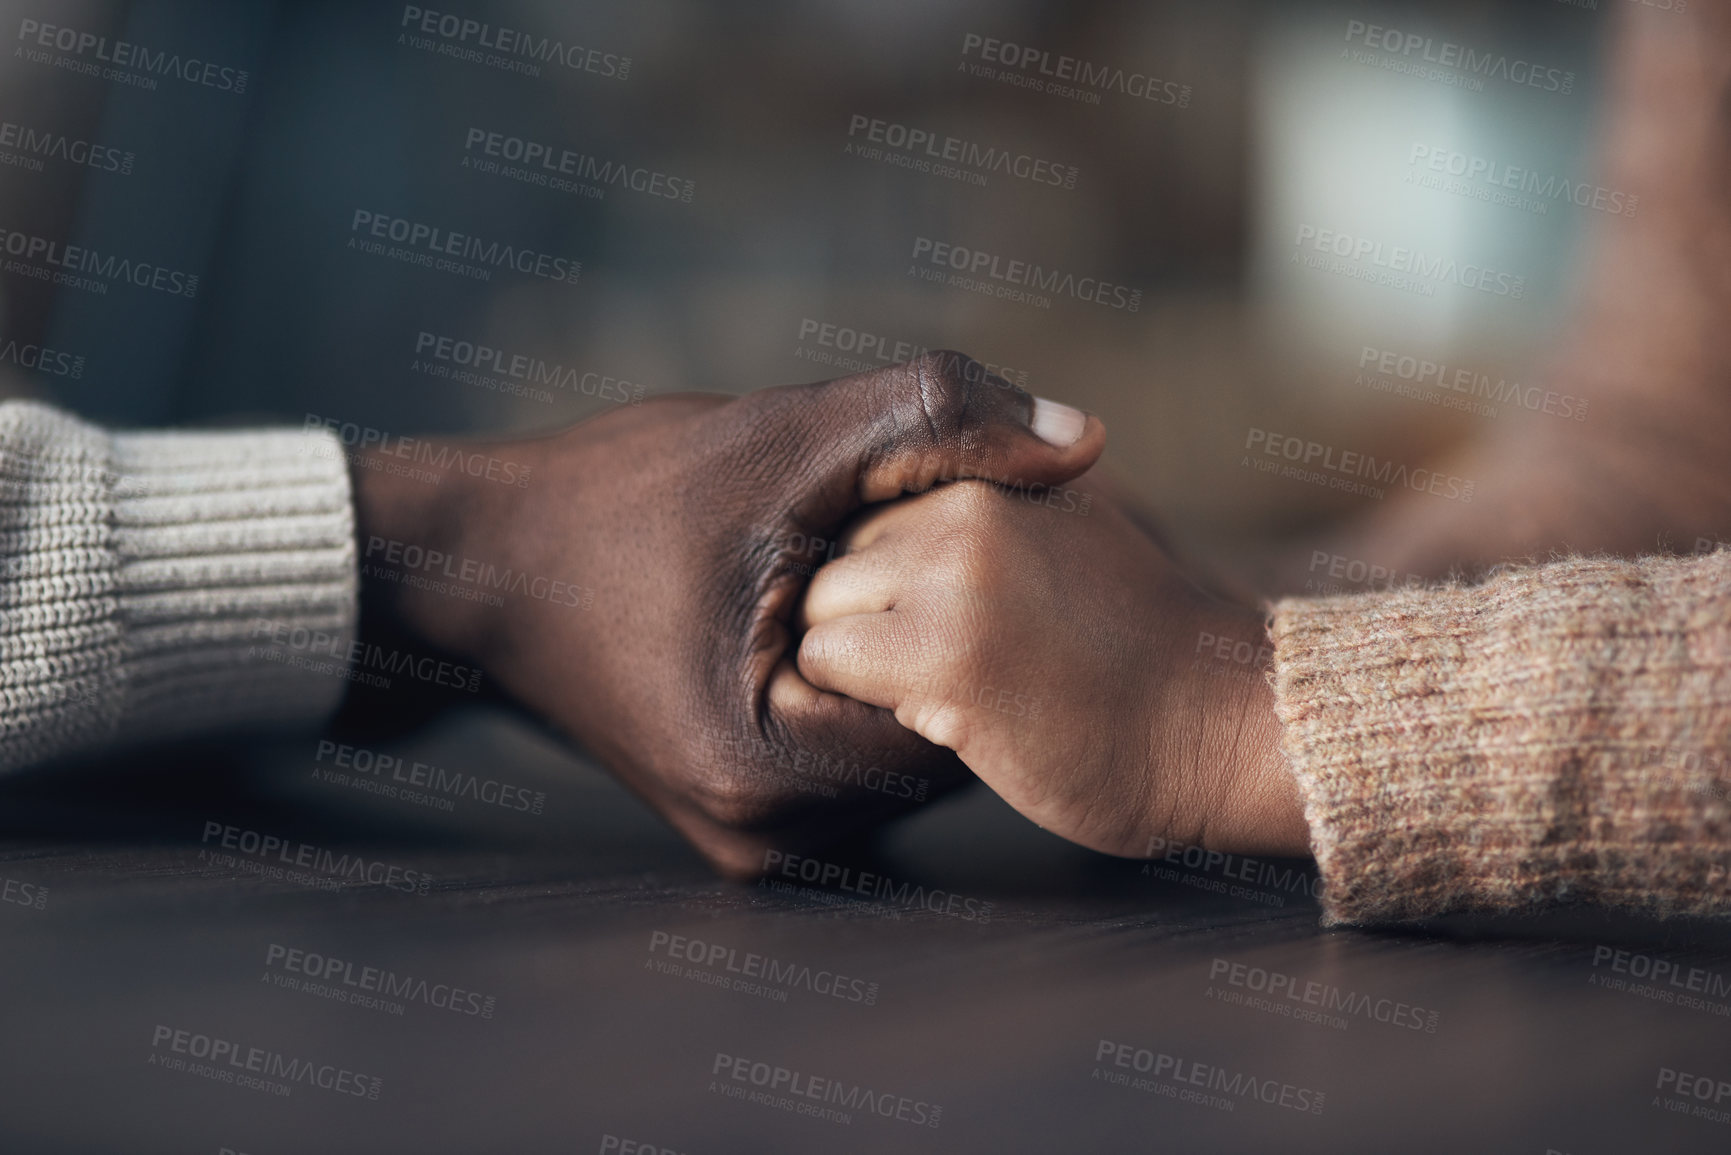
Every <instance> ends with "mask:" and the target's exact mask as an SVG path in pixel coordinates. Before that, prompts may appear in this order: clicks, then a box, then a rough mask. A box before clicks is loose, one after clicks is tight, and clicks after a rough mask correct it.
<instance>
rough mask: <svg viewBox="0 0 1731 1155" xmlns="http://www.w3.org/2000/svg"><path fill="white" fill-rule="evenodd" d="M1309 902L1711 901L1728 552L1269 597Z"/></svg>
mask: <svg viewBox="0 0 1731 1155" xmlns="http://www.w3.org/2000/svg"><path fill="white" fill-rule="evenodd" d="M1272 634H1273V638H1274V643H1275V644H1274V682H1275V693H1276V698H1277V710H1278V712H1279V714H1280V718H1281V721H1282V724H1283V742H1284V746H1285V750H1286V754H1287V757H1288V760H1289V762H1290V764H1291V767H1292V770H1293V772H1294V773H1295V774H1296V775H1297V777H1298V781H1299V786H1300V791H1301V793H1302V795H1303V798H1304V806H1305V815H1306V818H1307V819H1308V821H1309V824H1310V832H1311V845H1312V850H1313V851H1314V852H1315V854H1316V860H1317V863H1318V865H1319V867H1320V868H1321V873H1322V878H1323V885H1324V889H1325V893H1324V907H1325V917H1326V919H1327V920H1328V921H1331V922H1352V923H1367V922H1380V921H1389V920H1398V919H1411V918H1422V917H1425V916H1429V915H1434V914H1439V913H1442V912H1444V911H1450V910H1487V911H1510V910H1518V909H1521V908H1524V907H1528V906H1530V905H1532V904H1538V903H1547V902H1555V901H1560V900H1561V901H1570V900H1574V901H1582V902H1589V903H1596V904H1602V905H1607V906H1619V907H1632V908H1639V909H1644V910H1647V911H1650V912H1652V913H1657V914H1672V913H1687V914H1712V913H1719V914H1723V913H1731V551H1720V552H1718V553H1713V554H1709V555H1706V556H1703V557H1696V558H1649V559H1645V560H1642V561H1633V562H1631V561H1615V560H1581V559H1576V560H1570V561H1561V562H1556V563H1552V564H1549V565H1541V566H1532V567H1527V568H1521V569H1516V570H1512V571H1507V572H1504V573H1502V574H1500V575H1498V576H1495V577H1493V578H1491V579H1490V580H1489V581H1487V582H1486V583H1484V584H1483V585H1480V586H1476V587H1466V586H1448V587H1443V588H1438V589H1413V590H1397V591H1391V592H1384V593H1374V594H1363V595H1358V596H1350V597H1336V598H1325V599H1316V600H1306V599H1299V600H1289V601H1283V602H1281V603H1279V604H1278V605H1277V606H1276V607H1275V611H1274V615H1273V625H1272Z"/></svg>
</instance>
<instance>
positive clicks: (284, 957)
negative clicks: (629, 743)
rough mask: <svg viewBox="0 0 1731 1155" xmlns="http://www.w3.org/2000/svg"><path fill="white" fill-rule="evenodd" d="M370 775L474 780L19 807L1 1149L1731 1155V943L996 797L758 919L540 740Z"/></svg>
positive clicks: (264, 775)
mask: <svg viewBox="0 0 1731 1155" xmlns="http://www.w3.org/2000/svg"><path fill="white" fill-rule="evenodd" d="M373 748H374V749H376V750H379V751H382V752H386V753H390V754H396V755H402V756H405V758H406V759H407V760H408V762H410V763H412V762H413V761H414V760H415V759H420V760H423V761H425V762H428V763H431V764H435V765H438V766H440V767H442V768H447V769H449V768H459V769H460V770H461V771H462V772H464V773H471V774H474V775H476V787H475V788H474V789H473V790H469V789H467V788H465V787H463V786H461V785H458V786H452V785H451V782H450V781H449V780H447V782H446V783H445V784H444V785H445V789H443V790H442V791H441V790H431V789H427V788H425V787H421V788H415V789H418V791H419V793H418V795H417V796H412V797H411V796H407V795H406V794H405V793H404V792H405V791H406V790H409V789H411V788H410V787H408V786H406V785H398V786H397V790H398V793H397V796H395V797H391V796H389V795H388V794H386V793H383V791H384V790H385V789H386V788H387V787H389V786H391V785H392V783H391V782H390V781H389V779H390V778H391V774H390V773H381V772H380V771H379V770H378V769H376V768H375V769H374V770H372V771H371V772H362V771H359V770H355V771H354V773H353V776H352V777H351V778H349V779H348V780H347V781H343V780H340V779H336V778H333V777H327V776H324V775H321V774H319V773H316V772H317V771H321V770H325V771H328V770H331V769H332V765H331V759H330V758H328V757H327V758H325V759H323V760H321V759H320V758H319V757H318V750H317V747H316V743H315V741H314V740H313V739H311V738H306V739H289V740H282V741H273V742H269V743H260V742H258V741H251V742H248V743H244V744H231V745H227V746H204V747H199V748H191V749H188V748H175V749H168V750H153V751H149V752H145V753H140V754H135V755H130V756H128V757H126V758H124V759H119V760H114V761H109V762H106V763H92V764H85V765H80V766H72V767H62V768H57V769H56V770H54V771H53V772H36V773H31V774H28V775H23V776H18V777H15V778H14V779H12V780H10V781H8V782H6V783H4V784H0V814H3V815H4V816H5V817H4V818H3V819H0V831H3V832H4V842H3V843H0V846H3V852H0V872H3V873H4V875H5V879H6V881H5V882H4V883H3V884H0V886H3V888H4V889H3V892H0V897H3V898H4V901H0V979H3V990H4V996H3V998H0V1006H3V1007H4V1024H5V1026H4V1037H5V1039H6V1046H5V1051H4V1055H5V1057H4V1059H3V1060H0V1088H3V1090H0V1150H3V1151H6V1152H15V1151H16V1152H45V1153H46V1152H104V1153H112V1152H204V1153H209V1155H218V1153H219V1152H221V1151H222V1150H223V1149H225V1148H226V1149H228V1150H231V1151H235V1152H246V1153H248V1155H282V1153H288V1152H332V1153H335V1152H367V1153H380V1152H399V1151H400V1152H417V1153H421V1152H425V1153H431V1152H447V1151H448V1152H538V1151H570V1152H587V1151H603V1152H604V1151H617V1152H621V1153H622V1155H623V1153H627V1152H639V1153H642V1152H655V1151H657V1150H658V1149H660V1150H665V1151H673V1152H680V1153H682V1155H705V1153H714V1152H782V1151H788V1152H805V1151H818V1152H828V1151H836V1152H867V1151H910V1152H940V1151H941V1152H975V1151H979V1152H994V1151H1003V1152H1009V1151H1018V1152H1019V1151H1038V1152H1049V1151H1050V1152H1070V1151H1112V1152H1125V1151H1186V1152H1187V1151H1234V1152H1235V1151H1264V1150H1294V1151H1329V1152H1339V1151H1379V1152H1381V1151H1443V1150H1459V1149H1473V1150H1486V1151H1511V1152H1514V1151H1524V1152H1533V1153H1534V1155H1543V1153H1544V1152H1546V1151H1560V1152H1568V1153H1570V1155H1590V1153H1598V1152H1614V1151H1629V1152H1635V1151H1640V1152H1647V1151H1726V1150H1731V928H1727V927H1726V926H1725V925H1723V924H1717V923H1705V922H1672V923H1657V922H1646V921H1639V920H1631V919H1626V918H1613V917H1609V916H1606V915H1603V914H1598V913H1593V912H1587V911H1572V912H1571V911H1563V912H1558V913H1555V914H1550V915H1546V916H1544V917H1540V918H1527V919H1496V920H1466V919H1454V920H1447V921H1444V922H1439V923H1436V924H1432V925H1429V926H1426V927H1424V928H1422V929H1404V930H1385V931H1375V932H1367V931H1361V930H1339V929H1336V930H1330V929H1324V928H1323V927H1321V926H1320V925H1319V923H1318V911H1317V906H1316V904H1315V902H1314V901H1313V899H1311V898H1310V897H1309V895H1308V894H1307V893H1306V886H1305V884H1306V876H1304V875H1302V874H1299V873H1296V871H1295V869H1294V868H1295V865H1296V864H1292V863H1255V864H1246V863H1244V862H1242V861H1238V862H1233V863H1213V864H1209V863H1203V864H1201V865H1199V866H1197V867H1196V868H1194V869H1192V868H1186V867H1184V866H1183V865H1181V864H1180V865H1178V866H1176V867H1162V868H1158V869H1157V870H1151V869H1146V868H1145V867H1144V866H1143V864H1140V863H1131V862H1124V861H1119V860H1112V859H1106V858H1103V857H1100V856H1096V855H1092V854H1088V853H1086V852H1083V851H1080V850H1077V849H1075V848H1073V847H1070V846H1068V845H1066V844H1064V843H1062V842H1061V841H1059V840H1057V839H1055V838H1052V837H1050V836H1048V835H1045V834H1044V833H1042V832H1041V831H1039V830H1037V829H1035V828H1034V827H1032V826H1031V825H1029V824H1027V823H1025V822H1023V821H1022V820H1021V819H1019V818H1018V817H1017V816H1016V815H1014V814H1013V813H1011V812H1009V811H1008V810H1007V809H1006V808H1004V807H1003V806H1002V805H1001V804H1000V803H998V802H997V800H996V799H995V798H993V797H992V796H991V795H990V794H989V793H987V792H985V791H983V790H975V791H971V792H968V793H964V794H962V795H959V796H955V797H952V798H948V799H944V800H941V801H938V802H935V803H933V804H931V805H930V806H928V807H927V808H926V809H925V810H924V811H923V812H921V813H918V814H916V815H914V816H912V817H911V818H909V819H907V820H905V821H903V822H901V823H899V824H897V825H896V826H894V827H893V828H891V829H890V830H888V831H886V832H885V833H884V834H883V835H882V836H881V837H880V838H879V839H878V840H877V841H876V843H875V844H874V845H873V846H871V847H870V848H867V849H856V850H850V851H848V852H846V853H843V852H836V853H834V854H832V855H830V856H828V857H826V858H825V860H824V861H825V862H826V863H832V864H833V867H834V869H833V870H831V871H830V874H831V876H832V877H830V878H829V879H827V880H826V879H825V878H824V877H823V875H822V874H821V873H819V874H818V876H817V878H816V881H815V882H814V883H811V884H805V883H798V884H796V883H793V882H785V883H784V885H778V886H770V885H767V884H760V885H748V884H737V883H727V882H722V881H719V880H717V879H716V878H715V877H714V876H713V875H711V874H710V873H709V872H707V871H706V870H705V869H704V867H703V866H702V865H701V864H700V863H699V862H698V860H697V859H696V858H695V857H694V856H693V855H692V854H691V853H690V852H689V851H687V850H686V849H685V848H684V847H683V845H682V844H681V843H680V842H679V841H678V840H677V838H675V837H674V836H673V835H672V834H670V833H669V832H668V831H667V830H666V829H665V828H664V827H663V826H662V825H661V824H660V823H659V821H658V820H657V819H655V818H654V817H653V816H652V815H651V814H649V813H648V812H647V811H646V810H645V809H644V808H643V807H642V806H640V805H639V804H638V803H637V802H636V801H635V800H634V799H632V798H631V797H630V796H629V795H628V794H626V793H625V792H624V791H623V790H621V789H620V788H618V787H617V786H616V785H614V784H613V783H612V782H611V781H610V780H609V779H608V778H606V777H605V776H604V775H603V774H601V773H600V772H598V771H597V770H595V769H594V768H593V767H591V766H589V765H587V764H585V763H583V762H582V761H581V760H579V759H577V758H575V757H573V756H571V755H569V754H568V753H565V752H563V751H561V750H559V749H558V748H556V747H555V746H554V745H552V744H551V743H549V742H547V741H545V740H544V739H543V738H542V737H541V736H539V735H537V734H534V733H532V732H530V731H528V730H527V729H525V728H523V727H521V726H520V725H518V724H517V723H515V722H513V721H510V720H508V719H504V718H502V717H495V716H492V715H474V716H469V717H464V718H459V719H454V720H452V721H450V722H448V723H445V724H442V725H440V726H438V727H436V728H434V729H433V730H431V731H430V732H427V733H424V734H422V735H420V736H418V737H416V738H414V739H413V740H407V741H395V742H385V743H376V744H374V746H373ZM484 781H492V782H495V783H499V784H502V785H508V786H512V787H515V788H516V789H514V790H511V791H506V792H504V793H503V794H499V793H496V792H495V791H494V790H492V789H489V790H487V791H486V793H487V794H488V795H489V796H491V797H493V798H503V799H505V800H506V801H507V803H508V804H507V805H501V804H499V802H497V801H490V800H488V798H484V797H483V796H482V794H483V791H482V790H481V789H480V784H481V783H482V782H484ZM357 782H359V783H362V785H356V783H357ZM520 791H527V792H528V793H520ZM534 792H542V793H544V795H545V797H544V799H543V801H542V803H541V804H540V806H539V810H540V812H539V813H534V812H532V809H531V810H528V811H525V810H518V809H515V808H514V807H515V806H517V805H519V804H520V803H522V800H523V799H525V798H527V799H533V796H534ZM441 800H442V801H441ZM447 805H448V809H447V808H446V806H447ZM530 805H531V807H532V808H533V804H532V803H530ZM255 840H256V841H255ZM267 840H276V841H269V842H267ZM225 841H227V842H228V843H230V844H231V845H230V846H228V847H227V848H225V847H224V845H223V844H224V842H225ZM267 847H268V849H267ZM810 869H813V870H816V869H817V868H810ZM844 872H851V873H844ZM868 874H869V875H870V877H869V878H867V877H866V875H868ZM368 878H371V879H372V880H373V881H371V882H369V881H367V879H368ZM849 888H852V889H849ZM860 888H863V889H864V890H865V891H866V892H867V896H866V897H862V896H861V895H860V893H859V890H860ZM986 904H990V907H989V911H988V908H987V905H986ZM1703 1077H1705V1081H1703ZM1661 1083H1663V1084H1664V1085H1663V1086H1661V1085H1660V1084H1661ZM1721 1092H1723V1094H1722V1096H1721ZM633 1144H642V1145H643V1146H633Z"/></svg>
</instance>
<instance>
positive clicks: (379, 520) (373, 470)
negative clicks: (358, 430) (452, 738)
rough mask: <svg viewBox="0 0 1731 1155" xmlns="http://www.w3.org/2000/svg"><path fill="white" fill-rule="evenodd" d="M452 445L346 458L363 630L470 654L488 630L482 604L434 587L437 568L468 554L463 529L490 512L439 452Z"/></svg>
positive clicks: (364, 452)
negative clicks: (414, 455)
mask: <svg viewBox="0 0 1731 1155" xmlns="http://www.w3.org/2000/svg"><path fill="white" fill-rule="evenodd" d="M412 444H415V445H427V446H432V445H434V444H435V443H431V442H426V441H417V442H413V443H412ZM454 445H455V443H449V444H442V445H437V447H436V451H435V452H433V453H429V454H423V455H420V456H421V457H422V458H425V459H427V460H425V461H415V462H412V463H411V462H408V461H403V460H399V456H400V455H399V454H397V453H395V452H392V451H390V450H389V449H366V450H362V451H359V452H357V453H355V454H353V455H352V456H351V458H350V477H351V479H352V484H353V490H354V495H355V543H356V555H357V558H358V560H359V564H360V575H361V629H362V631H363V633H364V634H367V635H372V636H380V635H384V636H395V637H401V638H406V639H409V640H411V641H414V642H418V643H421V644H423V645H428V646H432V647H434V648H437V649H440V650H443V651H446V652H448V653H451V654H454V655H457V656H460V657H463V658H469V659H473V658H477V657H478V656H479V655H478V653H477V650H478V648H479V641H480V639H482V638H484V637H485V636H486V634H487V630H488V622H487V620H486V619H487V616H488V607H487V606H485V605H484V604H482V603H480V602H478V601H471V600H465V599H460V598H454V597H450V596H447V595H443V594H441V593H439V592H437V587H438V584H439V580H440V578H441V576H442V572H443V571H446V570H449V569H450V567H451V565H452V564H453V562H454V563H455V564H456V565H457V566H459V567H460V565H461V561H462V559H463V558H464V557H465V556H466V555H467V553H468V552H470V549H469V547H468V544H467V537H468V533H467V526H469V525H471V524H474V523H475V522H474V519H476V518H477V517H479V518H482V519H485V518H486V517H488V516H489V515H488V514H487V513H485V512H482V511H480V510H479V509H478V506H479V505H481V504H482V498H484V496H485V495H484V494H482V493H478V492H476V490H477V486H476V485H475V483H474V482H473V481H472V479H471V478H469V477H468V476H467V475H466V474H465V473H464V472H463V471H462V470H461V469H453V468H450V466H449V464H448V461H449V460H450V459H451V458H452V457H453V456H455V455H453V454H451V453H449V452H444V451H445V450H449V449H450V448H453V447H454Z"/></svg>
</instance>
